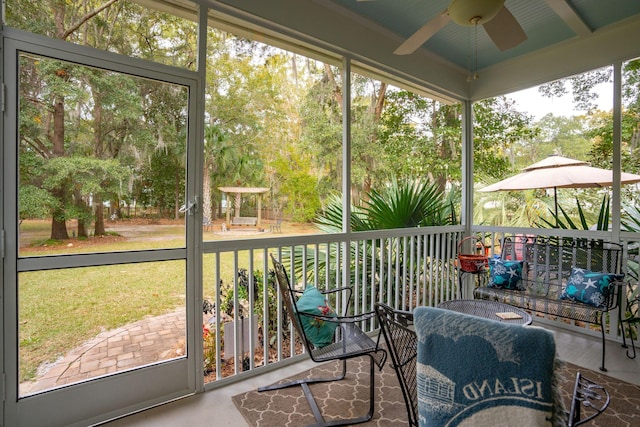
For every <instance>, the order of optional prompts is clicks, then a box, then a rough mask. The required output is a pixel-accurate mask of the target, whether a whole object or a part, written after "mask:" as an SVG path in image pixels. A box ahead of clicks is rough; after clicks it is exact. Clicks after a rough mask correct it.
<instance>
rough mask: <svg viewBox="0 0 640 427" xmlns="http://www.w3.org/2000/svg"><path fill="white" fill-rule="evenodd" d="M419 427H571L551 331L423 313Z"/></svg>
mask: <svg viewBox="0 0 640 427" xmlns="http://www.w3.org/2000/svg"><path fill="white" fill-rule="evenodd" d="M414 322H415V328H416V333H417V335H418V341H419V343H418V362H417V363H418V365H417V371H418V409H419V422H420V427H436V426H437V427H441V426H464V427H467V426H491V427H499V426H505V427H506V426H509V427H511V426H518V427H528V426H531V427H532V426H561V425H564V421H563V419H564V417H563V413H564V412H563V411H564V407H563V405H562V401H561V398H560V397H559V396H560V394H559V392H558V389H557V380H556V376H555V365H556V348H555V341H554V338H553V335H552V334H551V332H549V331H547V330H544V329H541V328H536V327H529V326H526V327H525V326H520V325H513V324H507V323H500V322H496V321H493V320H487V319H482V318H479V317H475V316H470V315H466V314H460V313H456V312H452V311H448V310H442V309H437V308H431V307H418V308H416V309H415V312H414Z"/></svg>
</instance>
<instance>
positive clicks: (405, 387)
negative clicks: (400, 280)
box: [376, 303, 418, 426]
mask: <svg viewBox="0 0 640 427" xmlns="http://www.w3.org/2000/svg"><path fill="white" fill-rule="evenodd" d="M376 315H377V316H378V320H379V322H380V329H382V333H383V334H384V339H385V341H386V342H387V351H388V352H389V354H390V356H391V363H393V369H394V370H395V371H396V375H397V376H398V382H399V383H400V389H401V390H402V395H403V396H404V403H405V405H406V406H407V418H408V421H409V425H410V426H417V425H418V382H417V376H416V355H417V350H418V338H417V336H416V332H415V330H413V329H412V328H411V326H412V325H413V313H411V312H408V311H399V310H394V309H392V308H391V307H389V306H388V305H386V304H383V303H377V304H376Z"/></svg>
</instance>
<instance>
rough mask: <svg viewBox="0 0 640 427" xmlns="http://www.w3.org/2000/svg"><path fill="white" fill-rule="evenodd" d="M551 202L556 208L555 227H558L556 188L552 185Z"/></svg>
mask: <svg viewBox="0 0 640 427" xmlns="http://www.w3.org/2000/svg"><path fill="white" fill-rule="evenodd" d="M553 203H554V205H555V208H556V228H558V189H557V187H553Z"/></svg>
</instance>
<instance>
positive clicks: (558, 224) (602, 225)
mask: <svg viewBox="0 0 640 427" xmlns="http://www.w3.org/2000/svg"><path fill="white" fill-rule="evenodd" d="M576 205H577V207H578V219H577V221H576V220H575V219H573V218H571V216H570V215H569V214H568V213H567V211H566V210H565V209H564V208H563V207H562V206H560V205H558V211H559V214H558V215H557V216H556V214H555V212H553V211H552V210H551V209H549V212H550V214H551V216H552V218H553V219H552V221H553V222H550V221H548V220H546V219H545V218H542V217H541V218H540V221H541V222H539V223H536V225H537V226H538V227H540V228H562V229H564V230H591V229H592V228H595V229H596V230H599V231H602V230H608V229H609V209H610V208H609V195H608V194H605V195H604V197H603V198H602V203H601V204H600V210H599V212H598V217H597V218H598V219H597V222H596V223H595V224H593V226H595V227H593V226H592V225H589V223H588V215H587V214H586V213H585V211H584V209H583V208H582V204H581V203H580V200H579V199H578V198H577V197H576Z"/></svg>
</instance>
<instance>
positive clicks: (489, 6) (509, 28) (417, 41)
mask: <svg viewBox="0 0 640 427" xmlns="http://www.w3.org/2000/svg"><path fill="white" fill-rule="evenodd" d="M358 1H367V0H358ZM504 2H505V0H451V3H449V7H448V8H447V9H445V10H444V11H442V12H441V13H440V14H438V16H436V17H435V18H433V19H432V20H431V21H429V22H427V23H426V24H424V25H423V26H422V27H421V28H420V29H419V30H418V31H416V32H415V33H414V34H413V35H412V36H411V37H409V38H408V39H407V40H405V42H404V43H402V44H401V45H400V46H399V47H398V48H397V49H396V50H395V51H394V52H393V53H394V54H396V55H408V54H410V53H413V52H414V51H415V50H416V49H418V48H419V47H420V46H422V45H423V44H424V43H425V42H426V41H427V40H429V39H430V38H431V37H432V36H433V35H434V34H435V33H437V32H438V31H440V30H441V29H442V28H443V27H444V26H445V25H447V23H448V22H449V21H450V20H452V21H453V22H455V23H456V24H458V25H462V26H476V25H478V24H482V26H483V27H484V29H485V31H486V32H487V34H488V35H489V37H490V38H491V40H493V43H494V44H495V45H496V46H497V47H498V49H500V50H501V51H505V50H507V49H511V48H513V47H516V46H517V45H519V44H520V43H522V42H523V41H525V40H526V39H527V35H526V34H525V32H524V30H523V29H522V27H521V26H520V24H519V23H518V21H517V20H516V18H514V16H513V15H512V14H511V12H509V10H508V9H507V8H506V7H505V5H504Z"/></svg>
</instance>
